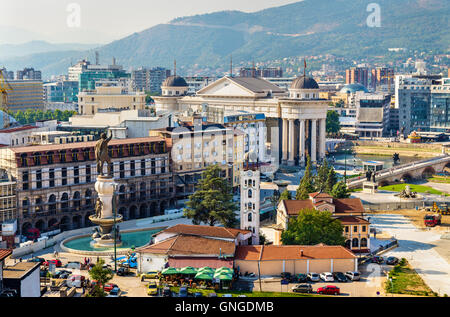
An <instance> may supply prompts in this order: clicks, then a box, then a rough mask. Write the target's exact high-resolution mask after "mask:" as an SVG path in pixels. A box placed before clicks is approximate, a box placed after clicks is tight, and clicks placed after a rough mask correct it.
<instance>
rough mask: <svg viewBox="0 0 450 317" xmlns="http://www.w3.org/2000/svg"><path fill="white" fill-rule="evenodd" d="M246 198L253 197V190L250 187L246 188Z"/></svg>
mask: <svg viewBox="0 0 450 317" xmlns="http://www.w3.org/2000/svg"><path fill="white" fill-rule="evenodd" d="M248 198H253V191H252V190H251V189H249V190H248Z"/></svg>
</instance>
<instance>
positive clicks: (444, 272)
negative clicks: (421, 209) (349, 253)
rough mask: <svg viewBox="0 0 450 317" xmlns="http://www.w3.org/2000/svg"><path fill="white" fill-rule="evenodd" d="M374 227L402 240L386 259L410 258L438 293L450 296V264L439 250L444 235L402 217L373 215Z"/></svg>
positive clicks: (420, 273) (412, 264)
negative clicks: (391, 257)
mask: <svg viewBox="0 0 450 317" xmlns="http://www.w3.org/2000/svg"><path fill="white" fill-rule="evenodd" d="M370 217H371V222H372V225H373V227H375V228H377V229H381V230H382V231H385V232H388V233H389V234H391V235H392V236H394V237H395V238H397V239H398V241H399V247H398V248H396V249H394V250H392V251H390V252H388V253H386V254H384V255H383V256H395V257H397V258H406V259H407V260H408V261H409V263H410V264H411V266H412V267H413V268H414V269H415V270H416V271H417V273H418V274H419V275H420V276H421V277H422V279H423V280H424V281H425V283H426V284H427V285H428V286H429V287H430V288H431V289H432V290H433V291H434V292H436V293H438V294H439V295H441V296H443V295H444V294H448V295H450V264H449V263H448V262H447V260H446V259H445V258H443V257H442V256H441V255H440V254H439V253H438V252H437V251H436V250H435V247H436V244H437V243H440V242H441V241H442V240H441V235H442V233H438V232H436V231H435V230H421V229H418V228H417V227H415V226H414V225H413V224H412V222H411V221H410V220H409V219H407V218H406V217H404V216H402V215H397V214H375V215H370Z"/></svg>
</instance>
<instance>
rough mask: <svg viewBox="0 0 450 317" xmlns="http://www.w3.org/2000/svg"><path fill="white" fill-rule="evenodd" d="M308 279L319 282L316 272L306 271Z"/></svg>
mask: <svg viewBox="0 0 450 317" xmlns="http://www.w3.org/2000/svg"><path fill="white" fill-rule="evenodd" d="M308 280H310V281H311V282H319V281H320V276H319V274H317V273H314V272H312V273H308Z"/></svg>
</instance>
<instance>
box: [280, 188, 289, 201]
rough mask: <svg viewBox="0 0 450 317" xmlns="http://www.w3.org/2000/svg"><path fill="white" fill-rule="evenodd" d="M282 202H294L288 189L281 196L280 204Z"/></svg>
mask: <svg viewBox="0 0 450 317" xmlns="http://www.w3.org/2000/svg"><path fill="white" fill-rule="evenodd" d="M282 200H292V195H291V192H290V191H288V190H287V189H286V190H285V191H284V192H283V193H282V194H281V196H280V199H279V202H280V201H282Z"/></svg>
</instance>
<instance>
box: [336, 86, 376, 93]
mask: <svg viewBox="0 0 450 317" xmlns="http://www.w3.org/2000/svg"><path fill="white" fill-rule="evenodd" d="M357 91H364V92H369V91H368V90H367V88H366V87H364V85H361V84H350V85H345V86H344V88H342V89H341V91H340V93H341V94H351V93H355V92H357Z"/></svg>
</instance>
